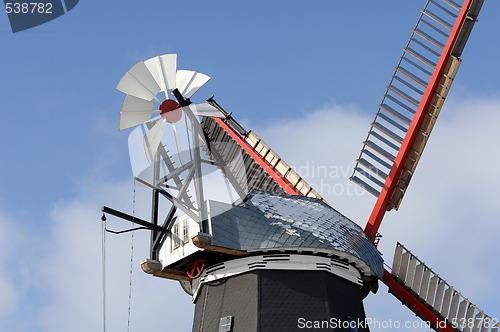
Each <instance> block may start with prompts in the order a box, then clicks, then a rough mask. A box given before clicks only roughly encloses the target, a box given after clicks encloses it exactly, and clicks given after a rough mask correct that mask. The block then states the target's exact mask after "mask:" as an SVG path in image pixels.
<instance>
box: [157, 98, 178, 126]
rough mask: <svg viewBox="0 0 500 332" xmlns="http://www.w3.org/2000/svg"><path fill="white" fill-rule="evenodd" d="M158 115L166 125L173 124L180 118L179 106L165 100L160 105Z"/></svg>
mask: <svg viewBox="0 0 500 332" xmlns="http://www.w3.org/2000/svg"><path fill="white" fill-rule="evenodd" d="M160 115H161V117H162V118H164V119H165V120H166V121H167V122H168V123H175V122H177V121H179V120H180V119H181V117H182V109H181V107H180V105H179V104H178V103H177V102H176V101H175V100H172V99H167V100H165V101H164V102H163V103H161V105H160Z"/></svg>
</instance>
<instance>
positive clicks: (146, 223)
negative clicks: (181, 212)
mask: <svg viewBox="0 0 500 332" xmlns="http://www.w3.org/2000/svg"><path fill="white" fill-rule="evenodd" d="M101 211H102V212H104V213H109V214H111V215H113V216H115V217H118V218H121V219H123V220H127V221H130V222H133V223H136V224H138V225H141V226H144V227H146V228H148V229H151V230H156V231H163V228H161V227H160V226H158V225H155V224H153V223H150V222H149V221H146V220H142V219H139V218H137V217H132V216H131V215H129V214H126V213H123V212H121V211H118V210H115V209H112V208H109V207H107V206H103V207H102V208H101Z"/></svg>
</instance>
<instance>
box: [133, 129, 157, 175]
mask: <svg viewBox="0 0 500 332" xmlns="http://www.w3.org/2000/svg"><path fill="white" fill-rule="evenodd" d="M146 132H147V128H146V126H145V125H139V126H137V127H136V128H134V130H132V131H131V132H130V135H129V136H128V153H129V156H130V165H131V166H132V173H133V174H134V177H140V178H141V179H143V180H148V182H150V181H151V179H152V174H151V176H148V175H149V174H146V173H149V172H145V170H146V169H147V168H148V167H149V168H150V166H151V165H150V163H149V162H148V159H147V158H146V155H145V154H144V134H145V133H146ZM150 183H152V182H150Z"/></svg>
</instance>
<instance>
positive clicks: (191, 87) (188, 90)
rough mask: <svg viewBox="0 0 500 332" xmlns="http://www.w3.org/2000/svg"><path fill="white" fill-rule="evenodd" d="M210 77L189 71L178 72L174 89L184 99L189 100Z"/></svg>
mask: <svg viewBox="0 0 500 332" xmlns="http://www.w3.org/2000/svg"><path fill="white" fill-rule="evenodd" d="M209 80H210V76H207V75H205V74H202V73H198V72H195V71H191V70H178V71H177V82H176V88H177V89H178V90H179V92H180V93H181V95H182V96H183V97H184V98H191V96H192V95H194V93H195V92H196V91H198V90H199V89H200V88H201V87H202V86H203V85H205V83H207V82H208V81H209Z"/></svg>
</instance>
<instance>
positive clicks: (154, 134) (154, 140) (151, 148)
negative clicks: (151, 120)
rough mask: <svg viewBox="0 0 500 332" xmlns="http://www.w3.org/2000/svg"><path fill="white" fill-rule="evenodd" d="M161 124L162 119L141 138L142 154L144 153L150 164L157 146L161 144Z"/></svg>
mask: <svg viewBox="0 0 500 332" xmlns="http://www.w3.org/2000/svg"><path fill="white" fill-rule="evenodd" d="M163 123H164V121H163V119H162V118H160V119H158V120H157V121H156V123H155V124H154V126H153V127H152V128H151V129H150V130H149V131H148V132H147V133H146V135H144V138H143V140H144V152H146V158H148V161H149V162H150V163H152V162H153V159H154V156H155V154H156V151H157V150H158V146H159V145H160V143H161V138H162V137H163Z"/></svg>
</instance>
